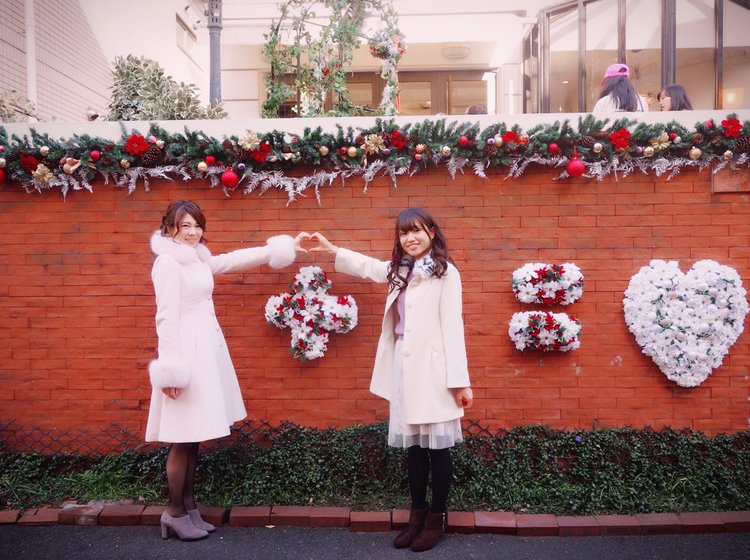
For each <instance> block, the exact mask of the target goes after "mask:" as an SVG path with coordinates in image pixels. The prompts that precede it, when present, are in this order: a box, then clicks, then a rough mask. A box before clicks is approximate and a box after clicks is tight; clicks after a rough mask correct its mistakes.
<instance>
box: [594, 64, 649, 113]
mask: <svg viewBox="0 0 750 560" xmlns="http://www.w3.org/2000/svg"><path fill="white" fill-rule="evenodd" d="M620 111H627V112H636V111H648V105H647V104H646V102H645V101H644V100H643V99H642V98H641V96H640V95H638V93H637V92H636V91H635V88H634V87H633V83H632V82H631V81H630V68H628V66H627V65H626V64H621V63H617V64H610V65H609V66H607V70H606V71H605V72H604V79H603V80H602V89H601V92H600V93H599V100H598V101H597V102H596V105H594V110H593V111H592V112H593V113H606V112H610V113H611V112H620Z"/></svg>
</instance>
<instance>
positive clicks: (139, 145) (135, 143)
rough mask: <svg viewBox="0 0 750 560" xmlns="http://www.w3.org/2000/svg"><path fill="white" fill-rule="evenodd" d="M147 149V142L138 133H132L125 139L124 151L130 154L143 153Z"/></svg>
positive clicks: (138, 154) (137, 154)
mask: <svg viewBox="0 0 750 560" xmlns="http://www.w3.org/2000/svg"><path fill="white" fill-rule="evenodd" d="M146 150H148V142H146V139H145V138H144V137H143V136H141V135H140V134H132V135H131V136H130V138H128V139H127V140H126V141H125V151H126V152H127V153H129V154H130V155H131V156H140V155H143V154H144V153H145V152H146Z"/></svg>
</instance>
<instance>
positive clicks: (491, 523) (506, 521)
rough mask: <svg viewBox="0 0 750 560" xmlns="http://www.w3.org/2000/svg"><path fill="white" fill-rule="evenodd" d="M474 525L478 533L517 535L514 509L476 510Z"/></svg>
mask: <svg viewBox="0 0 750 560" xmlns="http://www.w3.org/2000/svg"><path fill="white" fill-rule="evenodd" d="M474 527H475V529H476V532H477V533H494V534H501V535H515V534H516V514H515V513H513V512H512V511H475V512H474Z"/></svg>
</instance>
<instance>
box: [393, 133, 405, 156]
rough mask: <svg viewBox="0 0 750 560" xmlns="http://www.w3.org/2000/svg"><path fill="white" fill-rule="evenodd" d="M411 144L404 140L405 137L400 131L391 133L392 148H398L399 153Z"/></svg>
mask: <svg viewBox="0 0 750 560" xmlns="http://www.w3.org/2000/svg"><path fill="white" fill-rule="evenodd" d="M408 143H409V142H408V141H407V140H406V138H404V135H403V134H401V131H400V130H394V131H393V132H391V146H393V147H394V148H396V151H397V152H400V151H401V150H403V149H404V148H406V145H407V144H408Z"/></svg>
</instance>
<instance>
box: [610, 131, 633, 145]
mask: <svg viewBox="0 0 750 560" xmlns="http://www.w3.org/2000/svg"><path fill="white" fill-rule="evenodd" d="M631 136H632V135H631V134H630V131H629V130H628V129H627V128H621V129H620V130H616V131H614V132H613V133H611V134H610V135H609V141H610V142H612V145H613V146H614V147H615V149H617V150H626V149H627V148H628V141H629V140H630V137H631Z"/></svg>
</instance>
